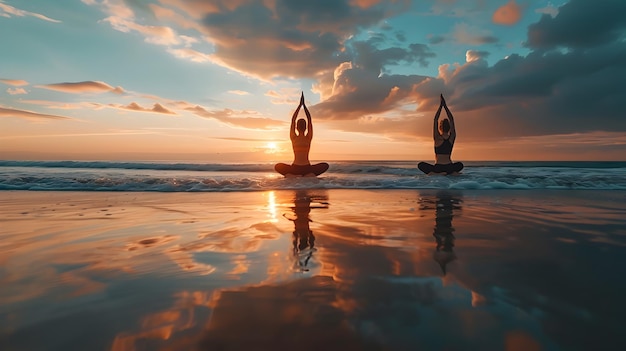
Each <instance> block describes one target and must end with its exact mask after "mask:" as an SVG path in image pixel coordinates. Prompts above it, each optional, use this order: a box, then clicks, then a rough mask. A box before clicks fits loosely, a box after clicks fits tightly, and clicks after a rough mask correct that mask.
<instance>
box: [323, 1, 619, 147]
mask: <svg viewBox="0 0 626 351" xmlns="http://www.w3.org/2000/svg"><path fill="white" fill-rule="evenodd" d="M623 3H624V4H626V2H623ZM604 5H605V4H603V5H602V6H600V4H597V5H595V6H596V7H598V8H594V7H593V5H592V4H590V3H588V2H581V1H578V0H574V1H573V2H572V3H568V4H566V5H565V6H563V7H562V8H561V9H560V12H559V15H557V16H556V17H555V18H554V19H552V18H551V17H549V16H544V17H542V18H541V20H539V21H538V22H537V23H535V24H533V25H531V26H530V27H529V31H530V32H533V31H535V32H537V30H538V29H539V28H540V29H541V35H540V36H536V37H534V39H533V38H530V37H529V38H528V39H529V43H533V45H535V46H536V47H537V48H540V49H537V50H535V51H532V52H531V53H530V54H528V55H526V56H520V55H517V54H511V55H510V56H509V57H507V58H505V59H502V60H500V61H498V62H496V63H495V64H493V65H491V66H490V65H489V64H488V63H487V61H486V60H485V58H486V57H487V56H488V55H489V53H488V52H486V51H475V50H468V51H467V53H466V60H467V62H466V63H465V64H463V65H461V66H459V67H453V66H450V65H443V66H442V68H441V69H443V71H444V72H443V73H442V74H441V75H440V76H439V77H420V76H409V75H382V76H379V75H378V70H379V69H380V71H384V66H385V65H387V64H391V63H393V62H394V60H396V59H397V57H401V56H399V55H398V54H397V52H398V51H397V50H398V48H394V49H392V50H388V51H384V50H379V51H376V50H374V49H372V46H371V45H370V46H369V47H368V46H367V45H364V44H358V45H355V47H356V48H357V50H354V51H353V52H352V53H351V57H352V60H353V62H355V63H357V62H360V63H361V65H359V64H355V65H353V66H352V67H351V68H350V69H345V70H342V72H341V74H340V75H339V76H338V77H337V79H336V80H335V82H334V86H333V88H334V89H335V91H334V94H333V95H332V97H330V98H328V99H327V100H325V101H323V102H322V103H320V104H318V105H316V106H313V108H312V111H315V112H317V115H318V116H319V118H328V119H335V120H346V122H348V121H347V120H357V119H359V120H360V122H362V123H358V125H357V124H356V123H352V125H349V124H347V123H339V121H336V122H333V124H341V128H342V129H345V130H348V129H349V128H352V129H355V130H356V129H358V130H359V131H361V132H371V133H377V132H378V133H386V134H387V135H395V136H396V137H397V136H398V135H399V134H401V133H405V135H407V136H408V135H414V136H415V135H420V136H423V137H427V136H428V135H429V134H430V133H431V132H432V127H431V124H430V120H431V116H432V114H434V112H435V110H436V106H437V104H438V99H439V93H443V94H444V95H446V97H447V98H448V103H449V105H450V106H451V107H452V110H453V112H454V113H455V116H456V117H457V120H458V122H457V124H458V125H459V126H460V127H462V129H461V130H463V132H464V140H472V139H473V140H485V139H487V138H508V137H520V136H538V135H551V134H565V133H581V132H590V131H605V132H618V131H626V118H624V117H623V113H622V112H621V111H624V110H626V85H625V84H624V83H623V82H624V81H626V42H625V41H623V40H622V39H621V38H619V36H618V35H617V34H616V33H617V31H616V28H623V27H622V26H623V24H624V23H626V17H624V19H621V18H620V19H618V18H617V17H616V16H613V15H608V14H607V12H606V11H607V10H606V9H604V8H603V9H600V8H599V7H603V6H604ZM606 5H607V6H608V7H609V8H611V9H612V10H610V11H614V12H620V13H621V12H622V11H621V9H622V8H623V7H624V6H625V5H622V2H616V1H611V2H607V4H606ZM583 13H585V14H586V17H584V23H596V22H602V21H603V20H604V18H607V21H608V23H607V24H605V25H597V26H595V25H589V26H581V23H583V22H580V21H578V23H577V21H576V19H577V18H578V17H576V16H577V15H576V16H574V15H575V14H583ZM548 24H549V25H548ZM576 26H578V27H583V28H584V30H585V31H586V32H588V33H586V34H585V35H581V34H578V33H579V32H578V31H579V30H580V29H576V30H574V29H572V30H571V31H570V29H571V28H570V27H576ZM537 33H538V32H537ZM567 33H570V34H569V36H565V34H567ZM538 38H541V39H542V40H543V41H541V42H539V41H536V40H537V39H538ZM531 39H532V40H531ZM611 39H612V40H611ZM533 40H535V41H533ZM557 46H568V47H570V50H568V51H558V50H552V51H545V50H544V49H545V48H548V47H557ZM365 48H369V50H366V49H365ZM359 49H360V50H359ZM383 53H385V55H389V57H390V59H389V60H385V59H381V58H380V57H381V56H383ZM391 53H396V54H395V55H393V54H391ZM407 56H409V55H408V54H406V53H405V57H407ZM426 58H427V57H422V59H424V60H425V59H426ZM407 61H411V60H407ZM412 62H414V63H418V62H419V60H416V59H413V61H412ZM407 103H419V105H418V108H417V111H416V112H415V113H414V114H413V122H412V123H414V125H415V126H416V127H411V118H410V115H409V113H408V111H405V113H404V114H403V115H402V116H401V117H396V118H383V117H382V115H384V114H389V113H392V112H394V110H395V111H397V109H398V108H399V107H401V106H402V105H403V104H407ZM372 115H374V116H378V117H372ZM419 116H427V117H428V118H418V117H419ZM338 127H339V125H338Z"/></svg>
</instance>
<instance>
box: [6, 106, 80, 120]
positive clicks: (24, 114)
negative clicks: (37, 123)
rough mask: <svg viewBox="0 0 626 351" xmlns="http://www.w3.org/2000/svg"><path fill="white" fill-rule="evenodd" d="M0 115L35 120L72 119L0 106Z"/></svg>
mask: <svg viewBox="0 0 626 351" xmlns="http://www.w3.org/2000/svg"><path fill="white" fill-rule="evenodd" d="M0 117H14V118H24V119H36V120H50V119H56V120H60V119H73V118H70V117H64V116H57V115H48V114H44V113H38V112H32V111H27V110H16V109H11V108H3V107H0Z"/></svg>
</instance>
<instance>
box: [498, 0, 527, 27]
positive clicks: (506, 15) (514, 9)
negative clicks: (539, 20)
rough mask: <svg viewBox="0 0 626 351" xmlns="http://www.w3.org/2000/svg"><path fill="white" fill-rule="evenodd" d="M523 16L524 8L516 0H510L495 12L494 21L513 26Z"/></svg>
mask: <svg viewBox="0 0 626 351" xmlns="http://www.w3.org/2000/svg"><path fill="white" fill-rule="evenodd" d="M521 18H522V8H521V6H519V5H518V4H516V3H515V0H510V1H509V2H508V3H506V4H505V5H503V6H501V7H500V8H498V9H497V10H496V12H494V13H493V17H492V20H493V23H496V24H501V25H505V26H512V25H514V24H516V23H517V22H519V20H520V19H521Z"/></svg>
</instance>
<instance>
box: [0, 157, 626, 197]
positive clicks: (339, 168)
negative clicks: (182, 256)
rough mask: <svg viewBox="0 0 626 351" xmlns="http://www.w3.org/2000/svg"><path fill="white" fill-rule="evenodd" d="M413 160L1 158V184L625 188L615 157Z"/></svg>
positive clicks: (219, 188)
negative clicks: (443, 167) (291, 166)
mask: <svg viewBox="0 0 626 351" xmlns="http://www.w3.org/2000/svg"><path fill="white" fill-rule="evenodd" d="M416 165H417V162H416V161H335V162H331V163H330V169H329V170H328V172H326V173H325V174H323V175H322V176H320V177H318V178H311V179H285V178H283V177H282V176H280V175H279V174H277V173H276V172H275V171H274V170H273V164H271V163H258V164H255V163H247V164H216V163H175V162H105V161H93V162H87V161H0V190H49V191H68V190H72V191H156V192H227V191H266V190H289V189H302V188H306V189H459V190H464V189H465V190H470V189H473V190H483V189H484V190H487V189H529V190H531V189H562V190H625V189H626V162H621V161H597V162H596V161H587V162H585V161H556V162H555V161H545V162H541V161H531V162H509V161H472V162H465V169H464V170H463V172H462V174H460V175H458V176H451V177H444V176H427V175H425V174H423V173H421V172H420V171H419V170H418V169H417V167H416Z"/></svg>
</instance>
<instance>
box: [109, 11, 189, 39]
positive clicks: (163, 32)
mask: <svg viewBox="0 0 626 351" xmlns="http://www.w3.org/2000/svg"><path fill="white" fill-rule="evenodd" d="M103 21H104V22H108V23H109V24H110V25H111V27H113V29H115V30H118V31H120V32H124V33H128V32H130V31H136V32H139V33H140V34H142V35H144V36H145V37H146V39H145V40H146V42H148V43H151V44H157V45H165V46H169V45H178V44H180V43H181V42H184V43H188V42H189V41H188V40H184V39H181V38H180V36H179V35H178V34H177V33H176V31H174V30H173V29H172V28H170V27H165V26H146V25H141V24H137V23H135V22H134V21H132V20H128V19H125V18H122V17H117V16H111V17H107V18H105V19H104V20H103Z"/></svg>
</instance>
